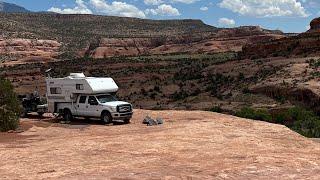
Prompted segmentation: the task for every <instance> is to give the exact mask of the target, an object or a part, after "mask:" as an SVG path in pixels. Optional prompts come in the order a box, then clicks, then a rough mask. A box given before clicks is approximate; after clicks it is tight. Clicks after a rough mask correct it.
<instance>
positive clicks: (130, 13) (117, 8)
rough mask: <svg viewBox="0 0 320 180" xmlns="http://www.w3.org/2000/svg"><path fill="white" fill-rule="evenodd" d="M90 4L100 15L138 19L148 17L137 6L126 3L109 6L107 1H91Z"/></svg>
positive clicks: (114, 3) (116, 2) (113, 3)
mask: <svg viewBox="0 0 320 180" xmlns="http://www.w3.org/2000/svg"><path fill="white" fill-rule="evenodd" d="M90 4H91V5H92V6H93V7H94V8H95V10H96V11H97V12H98V13H102V14H106V15H113V16H124V17H138V18H145V17H146V16H145V14H144V12H143V11H141V10H139V9H138V8H137V7H136V6H134V5H131V4H127V3H125V2H118V1H113V2H112V3H111V4H108V3H107V2H106V1H105V0H90Z"/></svg>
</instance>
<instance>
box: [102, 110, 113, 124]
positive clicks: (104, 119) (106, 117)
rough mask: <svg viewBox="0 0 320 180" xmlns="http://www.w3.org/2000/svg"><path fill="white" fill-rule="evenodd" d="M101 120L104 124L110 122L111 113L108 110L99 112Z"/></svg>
mask: <svg viewBox="0 0 320 180" xmlns="http://www.w3.org/2000/svg"><path fill="white" fill-rule="evenodd" d="M101 121H102V122H103V123H105V124H110V123H112V117H111V114H110V113H109V112H108V111H104V112H103V113H102V114H101Z"/></svg>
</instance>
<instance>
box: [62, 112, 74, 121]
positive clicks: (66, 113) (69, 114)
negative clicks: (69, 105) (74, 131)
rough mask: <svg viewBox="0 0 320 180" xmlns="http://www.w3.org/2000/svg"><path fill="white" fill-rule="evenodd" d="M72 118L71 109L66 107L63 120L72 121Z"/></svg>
mask: <svg viewBox="0 0 320 180" xmlns="http://www.w3.org/2000/svg"><path fill="white" fill-rule="evenodd" d="M72 119H73V116H72V113H71V111H70V110H69V109H65V110H64V112H63V120H65V121H67V122H70V121H72Z"/></svg>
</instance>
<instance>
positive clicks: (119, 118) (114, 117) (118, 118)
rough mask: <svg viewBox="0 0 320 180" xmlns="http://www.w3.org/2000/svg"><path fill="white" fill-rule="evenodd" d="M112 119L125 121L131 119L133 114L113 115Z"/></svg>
mask: <svg viewBox="0 0 320 180" xmlns="http://www.w3.org/2000/svg"><path fill="white" fill-rule="evenodd" d="M111 115H112V119H113V120H125V119H131V118H132V115H133V112H128V113H112V114H111Z"/></svg>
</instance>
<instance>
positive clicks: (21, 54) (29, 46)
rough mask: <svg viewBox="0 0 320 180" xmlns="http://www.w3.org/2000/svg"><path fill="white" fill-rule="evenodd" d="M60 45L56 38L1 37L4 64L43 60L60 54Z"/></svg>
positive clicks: (1, 52)
mask: <svg viewBox="0 0 320 180" xmlns="http://www.w3.org/2000/svg"><path fill="white" fill-rule="evenodd" d="M60 46H61V43H59V42H57V41H54V40H36V39H0V55H1V56H2V58H1V60H2V61H4V62H3V63H4V64H12V63H13V64H17V63H27V62H42V61H47V60H52V59H54V58H55V57H56V56H58V55H59V54H60V52H59V49H60ZM13 61H14V62H13Z"/></svg>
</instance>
